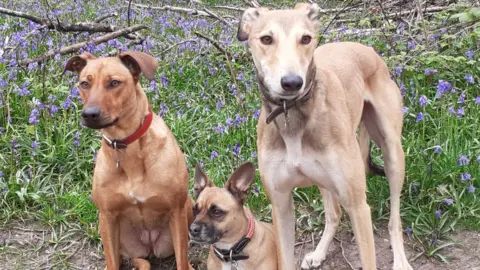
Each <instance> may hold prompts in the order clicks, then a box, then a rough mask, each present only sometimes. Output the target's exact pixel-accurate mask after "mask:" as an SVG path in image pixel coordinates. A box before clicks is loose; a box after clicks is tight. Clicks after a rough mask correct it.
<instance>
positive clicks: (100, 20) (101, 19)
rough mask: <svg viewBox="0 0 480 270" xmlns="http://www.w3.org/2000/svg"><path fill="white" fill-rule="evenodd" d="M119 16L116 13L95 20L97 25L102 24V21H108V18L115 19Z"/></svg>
mask: <svg viewBox="0 0 480 270" xmlns="http://www.w3.org/2000/svg"><path fill="white" fill-rule="evenodd" d="M117 16H118V13H116V12H114V13H111V14H107V15H104V16H102V17H99V18H98V19H96V20H95V22H96V23H101V22H102V21H104V20H106V19H108V18H113V17H117Z"/></svg>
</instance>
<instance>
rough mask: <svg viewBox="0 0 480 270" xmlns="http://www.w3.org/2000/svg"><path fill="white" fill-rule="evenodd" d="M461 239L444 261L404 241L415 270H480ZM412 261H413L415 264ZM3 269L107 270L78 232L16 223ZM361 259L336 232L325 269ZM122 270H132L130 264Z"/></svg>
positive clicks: (307, 237)
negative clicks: (423, 253)
mask: <svg viewBox="0 0 480 270" xmlns="http://www.w3.org/2000/svg"><path fill="white" fill-rule="evenodd" d="M311 236H312V234H304V235H303V237H300V238H299V239H298V240H297V244H296V247H295V253H296V257H297V258H298V263H297V265H298V269H300V264H301V260H302V259H303V257H304V255H305V254H306V253H307V252H310V251H311V250H313V245H316V244H318V240H319V238H318V237H316V239H314V242H315V243H312V240H311ZM452 238H453V239H455V240H456V241H458V244H457V245H455V246H450V247H448V248H445V249H443V250H442V251H441V252H440V253H441V254H442V255H445V256H446V257H447V258H448V259H449V263H448V264H447V263H443V262H440V261H438V260H435V259H433V258H427V257H425V256H424V255H420V256H419V254H418V252H415V251H414V250H413V245H414V244H413V243H412V242H411V241H409V240H407V241H406V247H405V248H406V252H407V257H408V258H409V260H410V261H411V264H412V266H413V268H414V269H419V270H433V269H435V270H437V269H469V270H480V256H479V254H480V233H479V232H469V231H461V232H457V233H455V234H454V235H453V236H452ZM375 243H376V252H377V268H378V269H391V267H392V263H393V255H392V252H391V250H390V244H389V238H388V231H387V230H386V228H380V229H378V230H377V231H376V234H375ZM206 256H207V249H206V248H205V247H200V246H198V245H195V244H192V245H191V249H190V258H191V263H192V264H193V265H194V266H195V268H196V269H202V270H203V269H206V267H205V260H206ZM412 258H415V259H414V260H413V261H412ZM0 261H1V262H2V265H1V266H0V269H92V270H93V269H102V270H103V269H104V267H105V264H104V263H105V262H104V260H103V256H102V255H101V254H100V252H99V251H98V247H97V246H94V245H93V244H92V243H89V242H88V241H87V240H86V239H85V238H82V237H81V236H80V234H79V233H76V232H74V231H63V232H59V231H55V232H52V231H51V230H49V229H47V228H42V227H39V226H37V225H34V224H33V225H32V224H16V225H15V226H12V225H10V226H9V227H4V228H0ZM153 266H154V267H153V269H162V270H163V269H175V262H174V258H169V259H166V260H163V261H154V262H153ZM360 267H361V265H360V259H359V255H358V250H357V247H356V244H355V241H354V239H353V235H352V234H351V233H348V232H339V233H337V236H336V239H335V240H334V241H333V243H332V245H331V246H330V249H329V255H328V256H327V259H326V261H325V262H324V263H323V265H322V269H323V270H333V269H335V270H343V269H345V270H349V269H352V268H353V269H359V268H360ZM122 269H132V267H131V266H129V265H128V262H125V263H124V266H123V267H122Z"/></svg>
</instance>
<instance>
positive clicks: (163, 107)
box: [158, 103, 168, 116]
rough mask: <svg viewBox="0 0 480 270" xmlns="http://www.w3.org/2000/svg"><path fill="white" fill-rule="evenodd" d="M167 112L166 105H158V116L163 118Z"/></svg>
mask: <svg viewBox="0 0 480 270" xmlns="http://www.w3.org/2000/svg"><path fill="white" fill-rule="evenodd" d="M167 111H168V107H167V105H165V103H162V104H160V112H158V115H159V116H164V115H165V113H166V112H167Z"/></svg>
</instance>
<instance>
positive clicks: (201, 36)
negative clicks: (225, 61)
mask: <svg viewBox="0 0 480 270" xmlns="http://www.w3.org/2000/svg"><path fill="white" fill-rule="evenodd" d="M193 34H194V35H196V36H197V37H199V38H203V39H205V40H206V41H208V42H210V44H212V45H213V46H214V47H215V48H217V50H219V51H220V52H221V53H223V54H225V55H227V56H228V57H229V58H230V57H231V53H230V52H228V51H227V50H225V49H224V48H223V47H222V46H220V43H218V41H216V40H213V39H211V38H209V37H207V36H205V35H204V34H202V33H199V32H197V31H195V32H193Z"/></svg>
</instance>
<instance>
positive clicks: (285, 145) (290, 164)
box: [237, 4, 412, 270]
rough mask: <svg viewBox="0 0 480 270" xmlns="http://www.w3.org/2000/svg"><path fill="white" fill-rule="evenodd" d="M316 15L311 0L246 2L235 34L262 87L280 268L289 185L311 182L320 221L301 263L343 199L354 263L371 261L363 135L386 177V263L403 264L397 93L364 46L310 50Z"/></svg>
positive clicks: (291, 232) (267, 177) (287, 231)
mask: <svg viewBox="0 0 480 270" xmlns="http://www.w3.org/2000/svg"><path fill="white" fill-rule="evenodd" d="M319 17H320V8H319V7H318V6H317V5H316V4H312V5H310V4H297V6H296V7H295V9H294V10H272V11H269V10H267V9H265V8H249V9H247V10H246V11H245V13H244V14H243V16H242V19H241V22H240V24H239V30H238V34H237V37H238V39H239V40H240V41H245V40H248V45H249V48H250V51H251V53H252V57H253V60H254V63H255V66H256V71H257V78H258V82H259V87H260V90H261V93H262V99H263V107H262V113H261V116H260V119H259V123H258V127H257V131H258V134H257V135H258V138H257V146H258V154H259V155H258V157H259V169H260V174H261V178H262V182H263V185H264V186H265V188H266V190H267V194H268V196H269V198H270V200H271V202H272V208H273V224H274V228H275V234H276V236H277V245H278V257H279V265H280V269H294V263H295V262H294V240H295V222H294V205H293V200H292V194H291V191H292V189H293V188H295V187H307V186H312V185H316V186H318V187H319V189H320V192H321V194H322V197H323V198H324V206H325V219H326V226H325V230H324V234H323V237H322V239H321V241H320V243H319V244H318V246H317V248H316V249H315V251H313V252H312V253H310V254H307V255H306V256H305V258H304V260H303V262H302V268H303V269H313V268H317V267H319V266H320V264H321V263H322V261H323V260H325V256H326V253H327V249H328V246H329V245H330V243H331V241H332V238H333V236H334V234H335V231H336V229H337V227H338V224H339V221H340V216H341V209H340V205H342V206H343V207H344V208H345V210H346V211H347V213H348V215H349V217H350V220H351V222H352V225H353V231H354V234H355V239H356V241H357V244H358V247H359V249H360V257H361V261H362V265H363V269H364V270H371V269H375V267H376V262H375V247H374V240H373V230H372V221H371V214H370V208H369V206H368V204H367V201H366V194H365V190H366V176H365V174H366V172H365V170H366V169H367V170H368V169H369V167H372V165H373V164H372V163H371V161H370V153H369V152H370V151H369V144H370V136H371V137H372V138H373V140H374V141H375V143H376V144H377V145H379V146H380V147H381V149H382V152H383V155H384V157H385V169H386V176H387V178H388V181H389V184H390V199H391V217H390V222H389V232H390V238H391V245H392V250H393V254H394V264H393V268H394V269H412V268H411V266H410V265H409V263H408V260H407V258H406V256H405V252H404V247H403V236H402V226H401V220H400V192H401V190H402V185H403V181H404V174H405V172H404V171H405V157H404V152H403V149H402V144H401V133H402V121H403V119H402V118H403V115H402V110H401V108H402V99H401V96H400V91H399V89H398V87H397V85H396V84H395V82H394V81H392V80H391V78H390V73H389V70H388V68H387V66H386V65H385V63H384V62H383V60H382V59H381V58H380V57H379V56H378V55H377V54H376V53H375V51H374V50H373V49H372V48H369V47H367V46H363V45H361V44H358V43H348V42H345V43H343V42H341V43H332V44H326V45H323V46H320V47H318V48H317V38H316V35H317V33H318V31H319ZM358 127H360V135H359V138H358V141H357V139H356V130H357V128H358Z"/></svg>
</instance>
